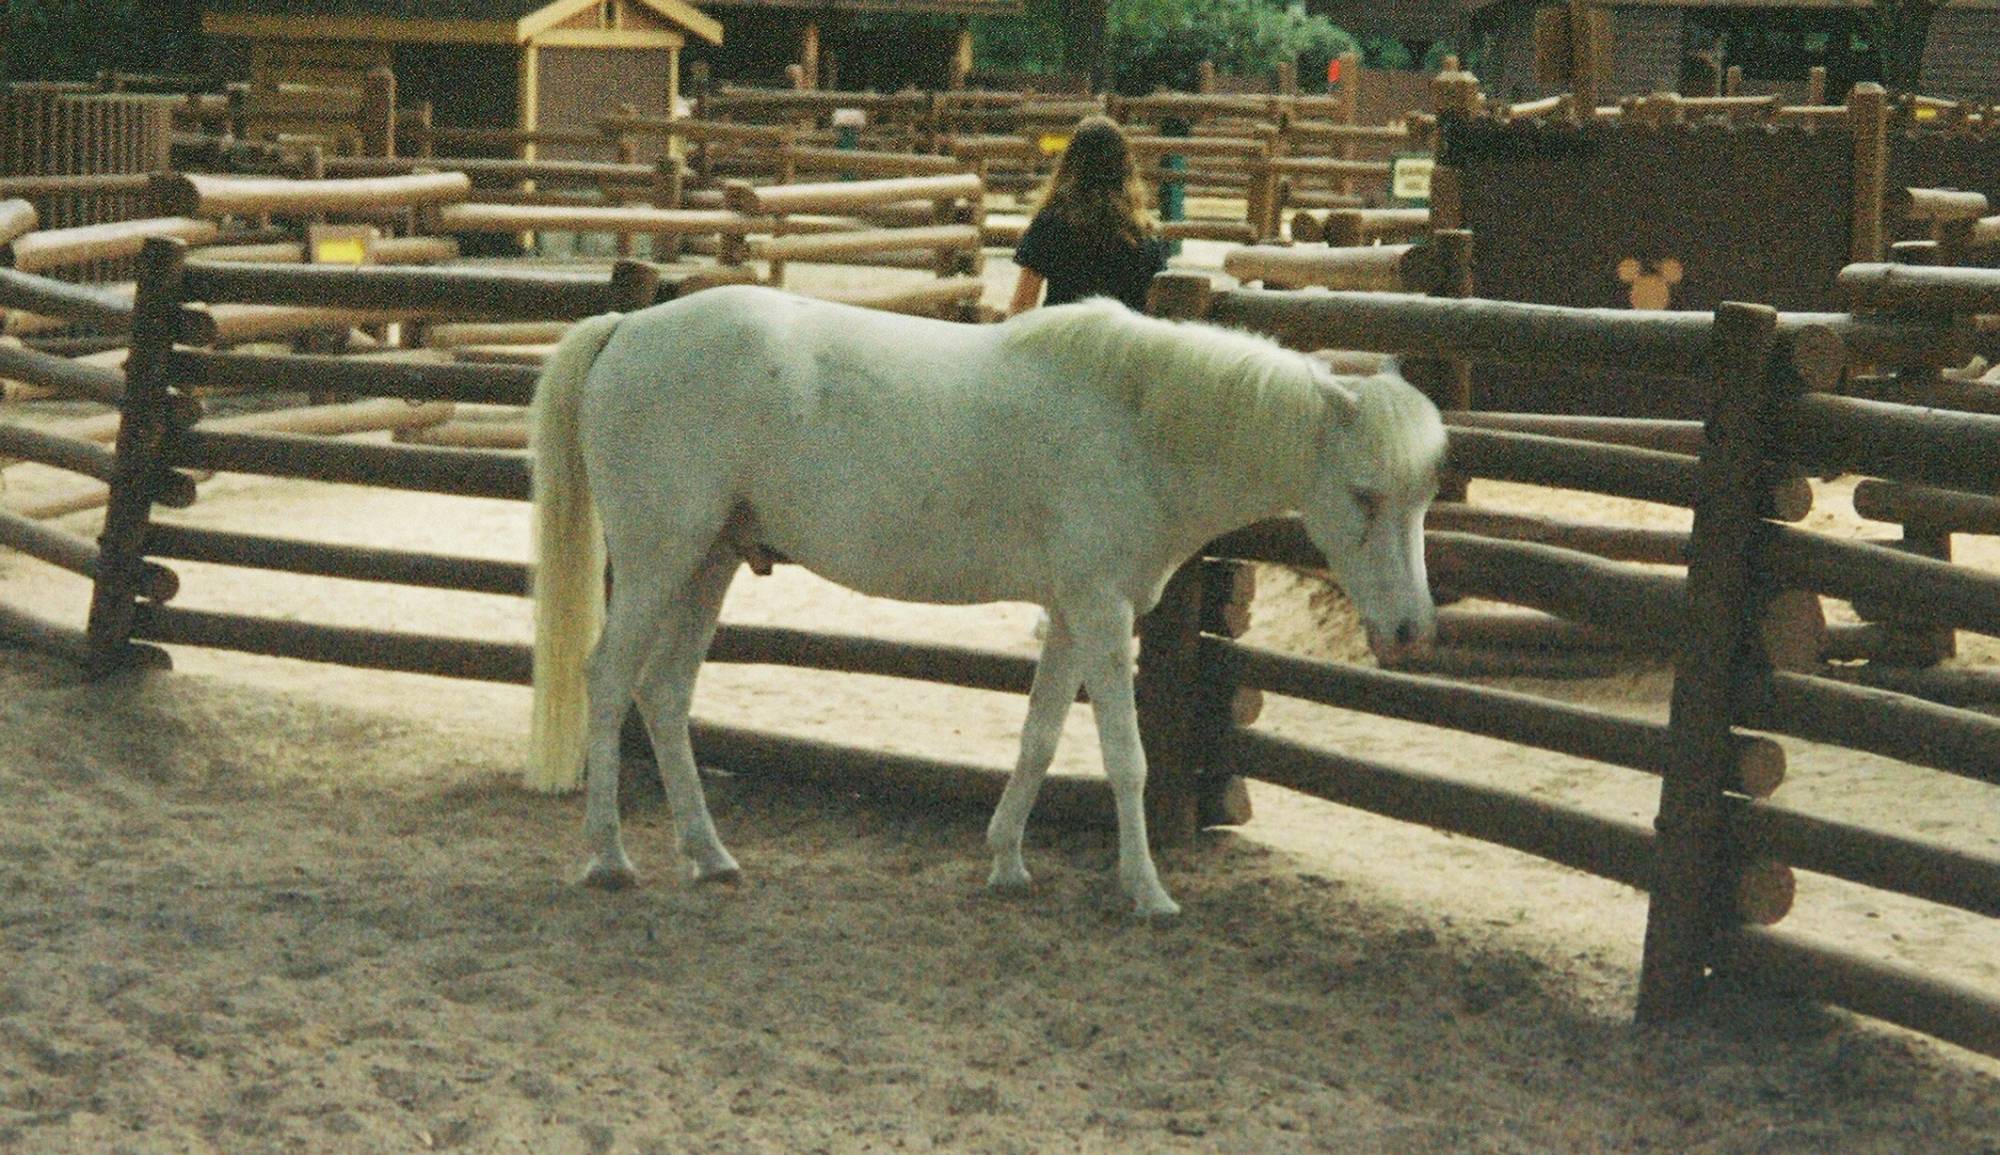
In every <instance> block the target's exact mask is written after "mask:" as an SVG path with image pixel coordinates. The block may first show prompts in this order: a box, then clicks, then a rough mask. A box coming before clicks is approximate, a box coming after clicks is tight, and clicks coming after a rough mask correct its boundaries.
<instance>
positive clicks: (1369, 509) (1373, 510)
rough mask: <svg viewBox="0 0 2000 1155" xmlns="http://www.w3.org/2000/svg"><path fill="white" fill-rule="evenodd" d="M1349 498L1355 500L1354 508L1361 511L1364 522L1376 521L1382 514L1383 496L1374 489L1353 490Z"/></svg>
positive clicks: (1350, 491) (1349, 493) (1349, 492)
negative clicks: (1377, 515)
mask: <svg viewBox="0 0 2000 1155" xmlns="http://www.w3.org/2000/svg"><path fill="white" fill-rule="evenodd" d="M1348 496H1350V497H1352V498H1353V499H1354V508H1356V509H1358V510H1360V511H1361V518H1362V520H1363V521H1374V520H1375V515H1376V514H1378V513H1381V512H1382V495H1381V494H1379V493H1377V492H1375V491H1374V490H1372V489H1351V490H1349V491H1348Z"/></svg>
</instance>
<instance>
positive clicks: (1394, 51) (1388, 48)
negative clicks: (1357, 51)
mask: <svg viewBox="0 0 2000 1155" xmlns="http://www.w3.org/2000/svg"><path fill="white" fill-rule="evenodd" d="M1359 39H1360V40H1361V63H1362V65H1363V66H1364V67H1368V68H1384V69H1401V70H1405V71H1407V70H1408V69H1411V68H1415V67H1416V66H1417V62H1416V61H1415V60H1412V59H1411V58H1410V50H1409V49H1408V48H1406V47H1404V45H1403V42H1402V41H1400V40H1398V39H1396V38H1395V37H1394V36H1390V35H1388V34H1387V33H1382V32H1364V33H1362V34H1361V36H1360V38H1359Z"/></svg>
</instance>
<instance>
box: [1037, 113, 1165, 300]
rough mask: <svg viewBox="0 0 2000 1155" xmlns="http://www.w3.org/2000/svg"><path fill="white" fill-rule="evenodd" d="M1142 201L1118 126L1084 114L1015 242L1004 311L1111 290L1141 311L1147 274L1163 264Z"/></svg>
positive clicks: (1142, 189)
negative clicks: (1017, 269) (1014, 275)
mask: <svg viewBox="0 0 2000 1155" xmlns="http://www.w3.org/2000/svg"><path fill="white" fill-rule="evenodd" d="M1145 205H1146V188H1145V185H1144V183H1143V182H1141V181H1140V179H1139V176H1138V173H1137V172H1135V171H1134V169H1133V166H1132V150H1131V148H1130V147H1129V146H1128V145H1127V144H1126V141H1125V133H1124V132H1123V131H1122V130H1121V129H1120V128H1119V127H1118V125H1117V124H1116V123H1115V122H1114V121H1112V120H1111V119H1109V118H1108V117H1102V116H1091V117H1086V118H1084V120H1083V121H1082V122H1081V123H1079V124H1078V125H1077V127H1076V133H1075V135H1073V136H1072V137H1071V138H1070V142H1069V147H1068V148H1067V149H1065V150H1063V155H1062V160H1060V161H1059V162H1057V164H1056V173H1055V177H1054V178H1053V179H1052V180H1051V181H1050V182H1049V187H1048V189H1047V191H1046V192H1044V193H1043V194H1042V201H1041V204H1040V206H1039V207H1038V208H1037V209H1036V210H1035V215H1034V219H1032V220H1030V221H1029V222H1028V229H1027V231H1026V232H1025V233H1023V234H1022V235H1021V243H1020V244H1019V245H1018V246H1016V247H1015V250H1014V261H1015V263H1016V264H1018V265H1020V266H1021V276H1020V279H1019V280H1018V281H1016V282H1015V284H1014V300H1013V303H1012V305H1011V307H1010V309H1009V310H1008V311H1009V312H1010V313H1021V312H1026V311H1027V310H1029V309H1032V308H1034V307H1035V306H1036V305H1037V304H1038V303H1039V304H1047V305H1062V304H1067V303H1068V302H1071V301H1081V300H1083V299H1084V298H1086V297H1115V298H1116V299H1118V300H1120V301H1123V302H1125V304H1126V305H1127V306H1129V307H1131V308H1133V309H1135V310H1143V309H1144V308H1145V307H1146V289H1147V286H1149V285H1150V284H1151V283H1152V280H1153V274H1155V273H1157V272H1159V271H1160V270H1161V269H1164V268H1166V267H1167V256H1166V246H1165V245H1164V244H1163V243H1162V242H1161V240H1160V239H1159V237H1158V236H1156V235H1155V234H1154V230H1153V226H1152V221H1151V219H1150V218H1149V217H1148V215H1147V213H1146V208H1145ZM1045 287H1046V289H1047V290H1048V292H1047V296H1046V298H1044V296H1043V289H1044V288H1045Z"/></svg>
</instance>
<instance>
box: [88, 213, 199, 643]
mask: <svg viewBox="0 0 2000 1155" xmlns="http://www.w3.org/2000/svg"><path fill="white" fill-rule="evenodd" d="M186 263H187V246H186V245H185V244H183V243H181V242H180V241H177V240H173V239H170V238H165V237H154V238H152V239H149V240H147V241H146V243H145V247H144V248H142V249H141V250H140V251H139V287H138V292H137V295H136V297H135V298H134V301H133V311H132V338H131V352H130V353H129V354H128V356H127V358H126V361H125V399H124V403H123V414H122V416H121V418H120V420H119V423H118V443H117V453H118V460H117V466H116V468H115V470H114V471H113V473H112V477H111V494H110V498H109V500H108V502H107V503H106V505H105V510H104V531H103V534H102V536H101V537H99V538H98V550H99V552H98V561H97V581H96V583H95V584H94V585H93V586H92V588H91V595H90V621H89V625H88V627H87V629H86V632H87V633H88V635H89V639H90V668H91V672H92V673H93V674H95V675H103V674H109V673H112V672H114V671H116V670H118V669H121V668H124V667H128V666H132V665H136V664H148V665H150V664H165V663H162V662H159V661H158V659H157V658H152V657H150V655H158V656H159V657H160V658H163V657H164V656H165V655H164V651H158V650H153V649H152V648H151V647H137V646H134V645H132V622H133V618H134V617H135V615H136V613H137V602H138V598H139V593H140V582H141V580H142V579H143V577H144V557H143V554H144V550H145V544H146V529H147V523H148V521H149V520H150V519H151V517H152V512H153V497H154V491H155V488H156V486H157V485H158V483H159V481H160V480H161V478H160V471H161V470H162V469H163V468H164V467H163V466H162V464H161V462H162V460H163V456H164V453H163V451H164V448H165V442H166V438H167V437H168V436H169V434H170V432H171V430H172V427H173V425H174V424H175V423H176V421H184V419H185V418H188V417H190V416H192V415H193V414H190V413H185V412H181V411H180V410H179V409H178V408H177V407H176V406H175V404H174V398H173V391H172V389H171V383H170V381H169V379H168V374H167V356H168V354H169V353H171V352H172V351H173V347H174V338H175V337H176V336H178V334H179V329H180V316H181V297H182V288H181V285H182V277H183V270H184V268H185V266H186ZM184 423H186V424H192V421H184Z"/></svg>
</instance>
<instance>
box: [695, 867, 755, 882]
mask: <svg viewBox="0 0 2000 1155" xmlns="http://www.w3.org/2000/svg"><path fill="white" fill-rule="evenodd" d="M694 880H695V882H696V883H697V884H699V885H701V886H735V885H736V884H737V883H739V882H742V881H743V868H742V867H740V866H738V865H736V864H735V863H733V862H732V863H730V864H729V865H727V866H710V867H705V868H704V867H699V866H698V867H696V868H695V870H694Z"/></svg>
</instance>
